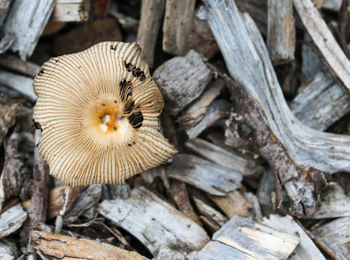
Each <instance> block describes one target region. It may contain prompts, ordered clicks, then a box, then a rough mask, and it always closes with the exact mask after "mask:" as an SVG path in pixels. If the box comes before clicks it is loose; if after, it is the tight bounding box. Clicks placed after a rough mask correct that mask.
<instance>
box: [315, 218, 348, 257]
mask: <svg viewBox="0 0 350 260" xmlns="http://www.w3.org/2000/svg"><path fill="white" fill-rule="evenodd" d="M312 233H313V234H315V235H316V236H317V239H321V241H322V242H323V243H325V244H326V245H327V246H329V248H330V249H331V250H332V252H333V253H335V255H336V256H337V257H338V258H337V259H347V258H348V257H349V255H350V246H349V245H350V217H344V218H338V219H335V220H333V221H331V222H329V223H327V224H324V225H322V226H320V227H318V228H316V229H315V230H313V231H312Z"/></svg>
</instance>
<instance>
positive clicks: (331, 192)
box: [307, 182, 350, 219]
mask: <svg viewBox="0 0 350 260" xmlns="http://www.w3.org/2000/svg"><path fill="white" fill-rule="evenodd" d="M339 217H350V197H348V196H346V194H345V192H344V190H343V188H342V187H341V186H340V185H339V184H337V183H335V182H331V183H329V185H328V186H327V187H326V189H325V190H324V192H323V193H322V194H321V198H320V207H319V208H318V209H317V210H316V211H315V212H314V213H313V214H312V215H310V216H307V218H312V219H324V218H339Z"/></svg>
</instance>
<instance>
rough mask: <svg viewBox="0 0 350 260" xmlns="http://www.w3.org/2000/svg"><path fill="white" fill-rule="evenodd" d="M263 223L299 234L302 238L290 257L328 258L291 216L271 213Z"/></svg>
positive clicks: (292, 258) (298, 258) (301, 259)
mask: <svg viewBox="0 0 350 260" xmlns="http://www.w3.org/2000/svg"><path fill="white" fill-rule="evenodd" d="M261 223H262V224H264V225H266V226H268V227H271V228H273V229H276V230H278V231H281V232H286V233H288V234H291V235H296V234H297V236H298V237H299V239H300V242H299V245H298V246H297V247H296V249H295V251H294V253H293V255H292V256H291V257H290V258H288V259H291V260H303V259H320V260H325V259H326V258H325V257H324V256H323V255H322V253H321V252H320V250H319V249H318V248H317V246H316V245H315V244H314V242H313V241H312V239H311V238H310V237H309V236H308V235H307V233H305V231H304V229H303V227H302V226H300V224H298V223H297V222H295V221H294V219H293V218H292V217H291V216H288V215H287V216H284V217H281V216H278V215H270V216H269V218H264V219H263V220H262V222H261Z"/></svg>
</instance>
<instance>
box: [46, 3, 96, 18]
mask: <svg viewBox="0 0 350 260" xmlns="http://www.w3.org/2000/svg"><path fill="white" fill-rule="evenodd" d="M89 14H90V1H87V0H56V5H55V9H54V10H53V13H52V18H51V19H52V20H53V21H56V22H84V21H87V20H88V19H89Z"/></svg>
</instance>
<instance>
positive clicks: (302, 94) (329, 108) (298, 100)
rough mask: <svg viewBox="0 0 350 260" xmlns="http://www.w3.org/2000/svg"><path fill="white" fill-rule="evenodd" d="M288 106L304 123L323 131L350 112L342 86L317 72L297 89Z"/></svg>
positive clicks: (349, 105)
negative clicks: (305, 84)
mask: <svg viewBox="0 0 350 260" xmlns="http://www.w3.org/2000/svg"><path fill="white" fill-rule="evenodd" d="M290 108H291V110H292V111H293V113H294V115H295V116H296V117H297V118H298V119H300V121H302V122H303V123H304V124H305V125H307V126H309V127H311V128H313V129H316V130H320V131H324V130H326V129H327V128H328V127H329V126H331V125H332V124H333V123H335V122H336V121H338V120H339V119H340V118H341V117H343V116H344V115H345V114H347V113H348V112H350V102H349V97H348V95H347V94H346V90H345V89H344V88H342V87H341V86H339V85H338V84H337V83H336V82H334V80H332V79H330V78H329V77H327V76H326V75H325V74H324V73H322V72H319V73H318V74H317V75H316V76H315V78H314V79H313V81H312V82H310V84H308V85H307V86H305V87H303V88H302V89H301V90H300V91H299V93H298V95H297V96H296V97H295V98H294V99H293V101H292V102H291V103H290Z"/></svg>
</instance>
